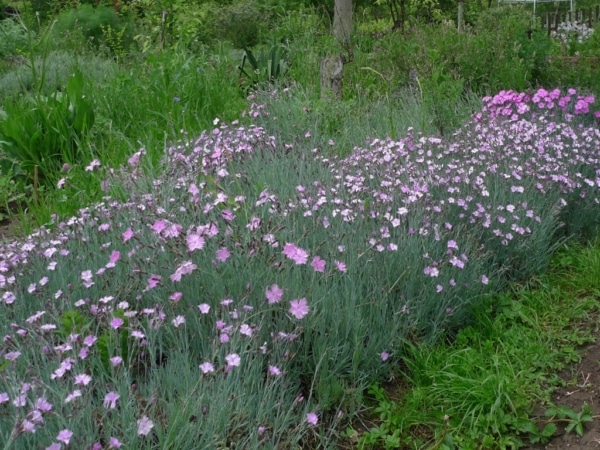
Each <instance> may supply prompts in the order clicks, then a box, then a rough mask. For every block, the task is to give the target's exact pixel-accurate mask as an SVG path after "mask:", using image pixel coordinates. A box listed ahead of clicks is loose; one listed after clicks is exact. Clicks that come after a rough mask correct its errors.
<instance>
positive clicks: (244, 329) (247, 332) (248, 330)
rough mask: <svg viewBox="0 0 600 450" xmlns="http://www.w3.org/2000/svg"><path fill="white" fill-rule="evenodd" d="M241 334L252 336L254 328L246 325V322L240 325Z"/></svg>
mask: <svg viewBox="0 0 600 450" xmlns="http://www.w3.org/2000/svg"><path fill="white" fill-rule="evenodd" d="M240 334H243V335H244V336H248V337H252V328H250V326H249V325H246V324H245V323H244V324H242V325H241V326H240Z"/></svg>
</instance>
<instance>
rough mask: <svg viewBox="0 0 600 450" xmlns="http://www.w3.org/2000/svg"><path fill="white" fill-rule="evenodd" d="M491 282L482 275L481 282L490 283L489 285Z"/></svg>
mask: <svg viewBox="0 0 600 450" xmlns="http://www.w3.org/2000/svg"><path fill="white" fill-rule="evenodd" d="M489 281H490V280H489V279H488V277H486V276H485V275H482V276H481V282H482V283H483V284H488V283H489Z"/></svg>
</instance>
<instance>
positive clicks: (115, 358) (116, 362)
mask: <svg viewBox="0 0 600 450" xmlns="http://www.w3.org/2000/svg"><path fill="white" fill-rule="evenodd" d="M110 363H111V364H112V365H113V367H117V366H118V365H120V364H122V363H123V358H121V357H120V356H113V357H112V358H110Z"/></svg>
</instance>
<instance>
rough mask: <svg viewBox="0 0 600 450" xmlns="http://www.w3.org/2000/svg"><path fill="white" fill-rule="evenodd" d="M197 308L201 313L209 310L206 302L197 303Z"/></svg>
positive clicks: (206, 312)
mask: <svg viewBox="0 0 600 450" xmlns="http://www.w3.org/2000/svg"><path fill="white" fill-rule="evenodd" d="M198 309H199V310H200V313H201V314H208V312H209V311H210V305H209V304H208V303H201V304H200V305H198Z"/></svg>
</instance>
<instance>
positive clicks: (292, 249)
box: [283, 243, 308, 264]
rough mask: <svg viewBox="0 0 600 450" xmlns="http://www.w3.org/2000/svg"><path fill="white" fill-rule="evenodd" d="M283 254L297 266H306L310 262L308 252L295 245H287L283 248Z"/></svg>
mask: <svg viewBox="0 0 600 450" xmlns="http://www.w3.org/2000/svg"><path fill="white" fill-rule="evenodd" d="M283 254H284V255H285V256H286V257H288V258H289V259H291V260H292V261H294V262H295V263H296V264H306V261H308V252H307V251H306V250H304V249H301V248H300V247H296V246H295V245H294V244H290V243H286V244H285V246H284V247H283Z"/></svg>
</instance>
